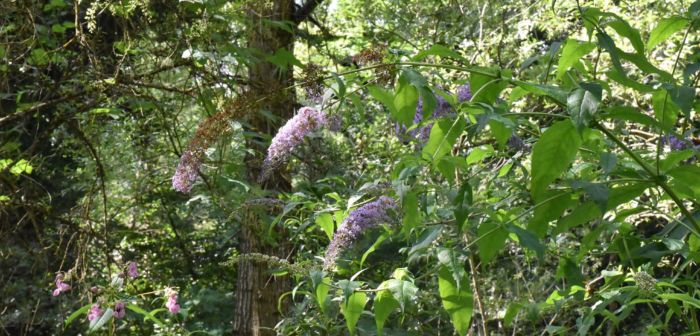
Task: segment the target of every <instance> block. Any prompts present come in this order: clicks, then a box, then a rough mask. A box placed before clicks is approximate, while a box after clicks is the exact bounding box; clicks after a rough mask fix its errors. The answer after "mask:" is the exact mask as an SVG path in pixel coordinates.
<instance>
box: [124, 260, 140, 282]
mask: <svg viewBox="0 0 700 336" xmlns="http://www.w3.org/2000/svg"><path fill="white" fill-rule="evenodd" d="M126 274H127V275H128V276H129V277H130V278H132V279H134V278H136V277H137V276H139V271H138V270H137V269H136V262H135V261H129V262H128V263H127V264H126Z"/></svg>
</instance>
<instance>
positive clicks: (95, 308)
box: [88, 304, 102, 321]
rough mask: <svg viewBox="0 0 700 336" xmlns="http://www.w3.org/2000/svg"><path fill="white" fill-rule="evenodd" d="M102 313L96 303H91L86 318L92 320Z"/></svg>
mask: <svg viewBox="0 0 700 336" xmlns="http://www.w3.org/2000/svg"><path fill="white" fill-rule="evenodd" d="M100 315H102V309H100V306H99V305H98V304H94V305H92V307H90V312H89V313H88V320H89V321H92V320H95V319H97V318H99V317H100Z"/></svg>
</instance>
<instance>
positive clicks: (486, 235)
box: [476, 221, 508, 265]
mask: <svg viewBox="0 0 700 336" xmlns="http://www.w3.org/2000/svg"><path fill="white" fill-rule="evenodd" d="M477 235H478V237H477V239H479V241H477V243H476V245H477V246H478V247H479V258H481V263H482V265H486V264H488V262H489V261H491V260H492V259H493V258H494V257H495V256H497V255H498V253H499V252H501V249H503V247H504V246H505V245H506V239H507V238H508V231H507V230H506V229H504V228H503V226H501V224H500V223H496V222H493V221H485V222H483V223H481V225H479V228H478V230H477Z"/></svg>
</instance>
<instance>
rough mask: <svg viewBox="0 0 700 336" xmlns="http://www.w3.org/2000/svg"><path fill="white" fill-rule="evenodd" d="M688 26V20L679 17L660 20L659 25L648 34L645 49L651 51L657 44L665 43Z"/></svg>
mask: <svg viewBox="0 0 700 336" xmlns="http://www.w3.org/2000/svg"><path fill="white" fill-rule="evenodd" d="M687 24H688V19H686V18H684V17H680V16H673V17H670V18H667V19H661V21H659V24H658V25H656V27H655V28H654V29H653V30H652V31H651V33H650V34H649V40H648V41H647V49H649V50H651V49H652V48H654V47H655V46H656V45H657V44H659V43H661V42H663V41H665V40H666V39H667V38H669V37H670V36H671V35H673V34H675V33H676V32H678V31H680V30H681V29H683V28H684V27H685V26H686V25H687Z"/></svg>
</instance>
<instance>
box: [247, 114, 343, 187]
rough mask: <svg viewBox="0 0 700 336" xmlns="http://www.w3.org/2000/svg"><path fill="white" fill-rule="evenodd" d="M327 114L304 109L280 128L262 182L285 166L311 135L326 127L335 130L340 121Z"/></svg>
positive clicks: (265, 162) (270, 148) (265, 165)
mask: <svg viewBox="0 0 700 336" xmlns="http://www.w3.org/2000/svg"><path fill="white" fill-rule="evenodd" d="M331 119H332V118H329V117H328V115H326V113H324V112H323V111H320V110H317V109H315V108H312V107H302V108H301V109H300V110H299V112H298V113H297V114H296V115H295V116H294V117H292V118H291V119H289V120H288V121H287V123H286V124H284V126H282V127H280V129H279V131H277V135H275V137H274V138H272V142H271V143H270V147H269V148H268V149H267V156H266V157H265V161H264V162H263V167H262V175H261V176H260V181H265V180H266V179H267V178H268V177H269V176H270V174H271V173H272V172H273V171H274V170H276V169H277V168H279V167H280V166H281V165H282V164H284V163H285V162H286V161H287V160H288V159H289V158H290V157H291V156H292V150H294V148H296V147H297V146H299V145H300V144H301V143H302V142H303V141H304V137H305V136H306V135H308V134H309V133H311V132H313V131H316V130H319V129H321V128H324V127H328V128H335V127H336V126H338V125H335V124H337V123H338V121H335V122H334V121H333V120H331Z"/></svg>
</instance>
